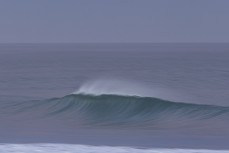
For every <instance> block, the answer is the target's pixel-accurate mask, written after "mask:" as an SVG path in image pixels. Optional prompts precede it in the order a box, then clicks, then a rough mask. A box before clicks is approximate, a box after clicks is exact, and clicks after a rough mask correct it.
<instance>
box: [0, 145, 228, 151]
mask: <svg viewBox="0 0 229 153" xmlns="http://www.w3.org/2000/svg"><path fill="white" fill-rule="evenodd" d="M0 152H4V153H19V152H20V153H107V152H110V153H228V152H229V150H206V149H178V148H176V149H162V148H150V149H139V148H133V147H111V146H89V145H78V144H45V143H44V144H0Z"/></svg>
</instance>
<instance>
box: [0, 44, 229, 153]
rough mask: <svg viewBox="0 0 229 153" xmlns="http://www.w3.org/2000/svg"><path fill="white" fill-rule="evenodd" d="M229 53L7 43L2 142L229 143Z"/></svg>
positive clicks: (0, 97)
mask: <svg viewBox="0 0 229 153" xmlns="http://www.w3.org/2000/svg"><path fill="white" fill-rule="evenodd" d="M228 59H229V44H1V45H0V72H1V75H0V91H1V92H0V123H1V124H0V142H1V143H9V144H14V143H45V144H48V143H61V144H63V143H65V144H83V145H109V146H137V147H160V148H200V149H228V148H229V143H228V142H229V130H228V129H229V102H228V100H229V94H228V93H229V60H228ZM6 148H7V147H6ZM171 152H172V151H171Z"/></svg>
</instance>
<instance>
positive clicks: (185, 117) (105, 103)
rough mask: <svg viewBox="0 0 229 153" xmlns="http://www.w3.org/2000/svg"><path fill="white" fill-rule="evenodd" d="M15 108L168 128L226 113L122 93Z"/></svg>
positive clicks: (227, 112) (74, 118)
mask: <svg viewBox="0 0 229 153" xmlns="http://www.w3.org/2000/svg"><path fill="white" fill-rule="evenodd" d="M10 108H12V106H11V107H10ZM16 108H17V110H14V111H17V112H18V113H26V112H29V114H31V112H33V113H40V114H42V115H44V116H46V117H50V116H51V117H58V118H64V119H66V120H71V121H72V122H74V121H75V122H77V123H81V125H88V126H89V125H93V126H95V125H99V126H132V127H133V126H135V127H144V128H148V127H150V128H152V127H160V128H161V127H167V128H169V127H170V126H171V125H173V126H182V125H187V124H191V123H193V122H201V123H202V122H203V121H206V120H214V119H223V118H225V117H226V118H228V116H229V108H228V107H222V106H213V105H199V104H187V103H178V102H172V101H167V100H162V99H158V98H152V97H140V96H122V95H85V94H72V95H67V96H65V97H62V98H53V99H48V100H42V101H33V102H31V101H30V102H23V103H20V104H17V106H16ZM41 112H42V113H41ZM171 123H172V124H171Z"/></svg>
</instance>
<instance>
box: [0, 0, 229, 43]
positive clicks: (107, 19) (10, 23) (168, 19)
mask: <svg viewBox="0 0 229 153" xmlns="http://www.w3.org/2000/svg"><path fill="white" fill-rule="evenodd" d="M0 42H1V43H4V42H32V43H34V42H229V0H0Z"/></svg>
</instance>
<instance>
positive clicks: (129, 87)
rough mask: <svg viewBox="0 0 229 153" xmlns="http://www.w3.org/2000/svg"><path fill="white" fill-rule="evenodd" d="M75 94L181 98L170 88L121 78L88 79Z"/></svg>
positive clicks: (173, 99)
mask: <svg viewBox="0 0 229 153" xmlns="http://www.w3.org/2000/svg"><path fill="white" fill-rule="evenodd" d="M73 94H86V95H87V94H89V95H121V96H141V97H157V98H161V99H167V100H172V101H176V100H177V99H179V98H178V97H179V96H178V95H177V94H176V93H175V92H173V91H171V90H169V89H165V88H160V87H155V88H153V87H149V86H147V85H145V84H141V83H138V82H136V81H133V80H132V81H130V80H128V81H127V80H121V79H119V80H116V79H97V80H92V81H88V82H85V83H84V84H82V85H81V87H80V88H79V89H78V90H76V91H75V92H73Z"/></svg>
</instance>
